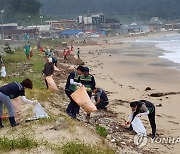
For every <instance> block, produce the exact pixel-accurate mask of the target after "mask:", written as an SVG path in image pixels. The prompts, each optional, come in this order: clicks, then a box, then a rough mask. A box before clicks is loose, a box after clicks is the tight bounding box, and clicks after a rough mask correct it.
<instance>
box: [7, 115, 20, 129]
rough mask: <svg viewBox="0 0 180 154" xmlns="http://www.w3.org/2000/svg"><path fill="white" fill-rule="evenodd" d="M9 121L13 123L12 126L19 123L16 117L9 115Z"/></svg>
mask: <svg viewBox="0 0 180 154" xmlns="http://www.w3.org/2000/svg"><path fill="white" fill-rule="evenodd" d="M9 122H10V123H11V126H12V127H15V126H17V125H19V123H16V121H15V119H14V117H9Z"/></svg>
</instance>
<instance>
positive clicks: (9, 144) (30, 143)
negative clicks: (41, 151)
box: [0, 136, 38, 151]
mask: <svg viewBox="0 0 180 154" xmlns="http://www.w3.org/2000/svg"><path fill="white" fill-rule="evenodd" d="M37 146H38V143H37V141H36V140H34V139H31V138H28V137H26V136H22V137H19V138H16V139H15V138H13V139H9V138H7V137H2V138H0V151H11V150H15V149H31V148H34V147H37Z"/></svg>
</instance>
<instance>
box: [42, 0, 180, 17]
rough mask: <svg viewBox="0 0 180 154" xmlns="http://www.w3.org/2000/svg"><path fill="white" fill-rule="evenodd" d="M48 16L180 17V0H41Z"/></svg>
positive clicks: (43, 9)
mask: <svg viewBox="0 0 180 154" xmlns="http://www.w3.org/2000/svg"><path fill="white" fill-rule="evenodd" d="M39 1H40V2H41V3H42V5H43V8H42V12H43V13H44V14H46V15H48V16H54V17H64V18H71V17H75V16H78V15H80V14H87V13H88V12H89V13H94V12H96V13H99V12H102V13H104V14H105V15H106V16H109V17H112V16H113V17H118V16H121V17H123V16H124V17H125V18H128V17H129V18H132V17H135V16H136V17H137V18H138V19H141V20H149V19H150V18H151V17H153V16H158V17H159V18H162V19H168V20H169V19H177V18H180V11H179V10H180V0H39Z"/></svg>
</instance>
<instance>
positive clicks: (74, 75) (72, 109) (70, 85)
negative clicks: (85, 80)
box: [65, 66, 84, 119]
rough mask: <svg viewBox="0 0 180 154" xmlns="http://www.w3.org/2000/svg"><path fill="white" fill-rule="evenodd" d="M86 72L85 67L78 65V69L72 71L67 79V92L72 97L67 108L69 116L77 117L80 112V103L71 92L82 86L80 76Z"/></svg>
mask: <svg viewBox="0 0 180 154" xmlns="http://www.w3.org/2000/svg"><path fill="white" fill-rule="evenodd" d="M83 73H84V67H83V66H78V68H77V70H76V71H72V72H71V73H70V74H69V76H68V79H67V83H66V86H65V93H66V95H67V96H68V98H69V99H70V103H69V105H68V107H67V109H66V112H67V114H68V115H69V116H71V117H72V118H74V119H76V114H77V113H79V108H80V107H79V105H78V104H77V103H76V102H75V101H74V100H73V99H72V97H71V94H72V93H73V92H74V91H76V90H77V88H78V86H82V84H81V83H79V76H80V75H83Z"/></svg>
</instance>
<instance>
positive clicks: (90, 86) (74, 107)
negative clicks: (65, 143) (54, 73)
mask: <svg viewBox="0 0 180 154" xmlns="http://www.w3.org/2000/svg"><path fill="white" fill-rule="evenodd" d="M69 70H70V74H69V76H68V79H67V83H66V86H65V93H66V95H67V96H68V97H69V99H70V103H69V105H68V107H67V109H66V112H67V114H68V115H69V116H70V117H72V118H74V119H76V115H77V114H78V113H79V108H80V107H79V105H78V104H77V103H76V102H75V101H74V100H73V99H72V97H71V94H72V93H73V92H74V91H76V90H77V88H78V86H79V87H80V86H84V87H85V88H86V90H87V93H88V95H89V97H90V98H91V97H92V93H95V100H96V104H95V105H96V107H97V109H106V106H107V105H108V104H109V100H108V97H107V95H106V93H105V91H104V90H102V89H100V88H96V82H95V79H94V76H93V75H91V74H90V73H89V71H90V70H89V68H88V67H83V66H78V67H77V69H75V68H74V67H73V66H71V67H70V69H69ZM89 116H90V114H88V115H87V117H89Z"/></svg>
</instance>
